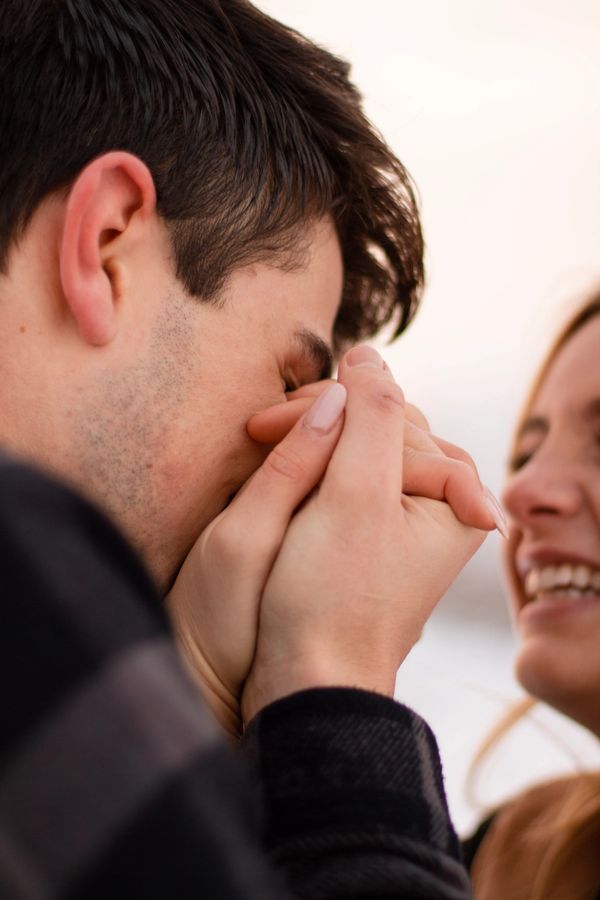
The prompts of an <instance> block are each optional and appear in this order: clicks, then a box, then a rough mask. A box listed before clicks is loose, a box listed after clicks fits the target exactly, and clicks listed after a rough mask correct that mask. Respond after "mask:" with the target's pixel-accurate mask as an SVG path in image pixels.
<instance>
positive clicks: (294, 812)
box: [0, 457, 470, 900]
mask: <svg viewBox="0 0 600 900" xmlns="http://www.w3.org/2000/svg"><path fill="white" fill-rule="evenodd" d="M0 561H1V571H0V578H1V583H2V588H1V605H0V615H1V627H0V690H1V691H2V707H1V710H2V722H1V730H0V734H1V745H0V754H1V755H0V898H2V900H12V898H15V900H16V898H19V900H20V898H27V900H45V898H61V900H64V898H73V900H75V898H77V900H96V898H97V900H100V898H101V900H120V898H123V900H124V898H127V900H145V898H156V900H179V898H195V900H200V898H210V900H241V898H244V900H271V898H278V900H283V898H291V897H305V898H311V900H312V898H322V900H329V898H348V900H358V898H361V900H371V898H387V897H389V898H391V897H394V898H404V897H406V898H411V900H415V898H426V897H427V898H434V897H435V898H437V897H440V898H441V897H444V898H457V900H459V898H466V897H469V896H470V891H469V886H468V880H467V877H466V875H465V872H464V870H463V868H462V866H461V864H460V863H459V861H458V859H459V849H458V845H457V841H456V836H455V834H454V831H453V829H452V826H451V823H450V820H449V817H448V812H447V808H446V803H445V798H444V792H443V787H442V781H441V772H440V765H439V760H438V754H437V749H436V745H435V741H434V739H433V737H432V735H431V733H430V732H429V730H428V728H427V726H426V725H425V724H424V723H423V722H422V721H421V720H420V719H419V718H418V717H417V716H416V715H415V714H414V713H412V712H411V711H410V710H408V709H406V708H405V707H403V706H401V705H399V704H396V703H394V702H393V701H391V700H387V699H386V698H383V697H379V696H377V695H373V694H368V693H363V692H361V691H352V690H343V689H339V690H338V689H334V690H315V691H307V692H304V693H300V694H296V695H294V696H292V697H289V698H287V699H284V700H282V701H280V702H278V703H276V704H273V705H272V706H270V707H268V708H267V709H265V710H264V711H263V712H262V713H261V714H260V715H259V716H258V717H257V718H256V719H255V720H254V722H253V723H252V724H251V726H250V728H249V729H248V731H247V734H246V736H245V738H244V740H243V742H242V746H241V747H240V749H239V751H236V750H234V749H232V748H230V747H228V746H226V744H225V742H224V741H223V739H222V737H221V735H220V734H219V731H218V728H217V727H216V725H215V724H214V722H213V721H212V719H211V717H210V715H209V714H208V713H207V711H206V710H205V709H204V708H203V706H202V704H201V701H200V700H199V698H198V696H197V693H196V691H195V690H194V688H193V687H192V685H191V684H190V682H189V680H188V678H187V677H186V674H185V671H184V670H183V668H182V666H181V664H180V661H179V658H178V655H177V652H176V649H175V646H174V643H173V640H172V636H171V633H170V630H169V626H168V622H167V620H166V618H165V616H164V614H163V611H162V609H161V604H160V600H159V597H158V596H157V594H156V590H155V588H154V586H153V584H152V583H151V581H150V579H149V577H148V575H147V574H146V572H145V571H144V569H143V567H142V566H141V565H140V563H139V561H138V560H137V558H136V557H135V555H134V554H133V553H132V551H131V550H130V549H129V547H128V546H127V544H126V543H125V542H124V541H123V539H122V538H121V537H120V535H119V534H118V533H117V532H116V531H115V529H114V528H113V527H112V526H111V525H110V524H109V523H108V522H107V521H106V520H105V518H104V517H103V516H102V515H101V514H100V513H98V512H97V511H96V510H95V509H93V508H92V507H91V506H89V505H88V504H87V503H86V502H84V501H83V500H82V499H80V498H79V497H77V496H76V495H74V494H73V493H71V492H70V491H68V490H66V489H65V488H63V487H60V486H59V485H57V484H55V483H53V482H52V481H50V480H49V479H47V478H45V477H42V476H41V475H39V474H37V473H36V472H34V471H33V470H31V469H29V468H27V467H25V466H23V465H20V464H16V463H15V462H14V461H10V460H8V459H7V458H5V457H2V458H1V459H0ZM243 756H245V757H246V758H247V759H246V761H244V760H243V759H242V757H243Z"/></svg>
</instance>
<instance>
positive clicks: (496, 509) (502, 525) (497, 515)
mask: <svg viewBox="0 0 600 900" xmlns="http://www.w3.org/2000/svg"><path fill="white" fill-rule="evenodd" d="M483 499H484V500H485V503H486V506H487V508H488V509H489V511H490V513H491V514H492V518H493V520H494V522H495V523H496V528H497V529H498V531H499V532H500V534H501V535H502V537H503V538H507V539H508V519H507V518H506V513H505V512H504V510H503V509H502V506H501V505H500V502H499V501H498V500H496V498H495V497H494V495H493V494H492V492H491V491H490V489H489V487H486V486H485V485H484V486H483Z"/></svg>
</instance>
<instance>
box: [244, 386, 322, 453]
mask: <svg viewBox="0 0 600 900" xmlns="http://www.w3.org/2000/svg"><path fill="white" fill-rule="evenodd" d="M331 384H333V382H332V381H330V380H327V381H316V382H313V383H311V384H305V385H303V386H302V387H301V388H298V390H296V391H290V392H289V394H288V395H287V399H286V400H285V401H284V402H283V403H277V404H276V405H275V406H269V407H268V408H267V409H263V410H261V411H260V412H258V413H255V415H253V416H252V417H251V418H250V419H249V420H248V422H247V424H246V430H247V432H248V434H249V435H250V437H251V438H252V440H254V441H257V442H258V443H259V444H278V443H279V442H280V441H282V440H283V438H284V437H285V436H286V434H288V432H289V431H291V429H292V428H293V427H294V425H295V424H296V422H297V421H298V419H300V418H301V417H302V416H303V415H304V414H305V413H306V411H307V410H308V409H309V408H310V406H312V403H313V401H314V400H315V399H316V398H317V397H319V396H320V395H321V394H322V393H323V391H324V390H326V389H327V388H328V387H329V385H331Z"/></svg>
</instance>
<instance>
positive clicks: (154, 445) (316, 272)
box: [72, 219, 343, 588]
mask: <svg viewBox="0 0 600 900" xmlns="http://www.w3.org/2000/svg"><path fill="white" fill-rule="evenodd" d="M308 238H309V244H308V248H309V249H308V252H307V257H306V265H304V266H303V267H302V268H301V269H298V270H296V271H291V272H290V271H288V272H286V271H282V270H281V269H278V268H275V267H272V266H268V265H266V264H262V263H261V264H257V265H254V266H250V267H247V268H244V269H240V270H238V271H236V272H234V273H233V275H232V276H231V278H230V279H229V282H228V284H227V285H226V289H225V294H224V302H223V303H222V304H220V305H211V304H209V303H203V302H201V301H199V300H196V299H193V298H190V297H189V296H187V295H186V294H185V291H184V290H183V288H182V286H181V285H180V283H179V282H178V281H177V280H176V279H175V278H174V277H173V275H172V271H169V272H166V269H167V268H169V269H170V265H169V266H167V265H166V264H164V265H163V268H162V269H161V271H160V272H159V271H155V272H153V273H146V275H144V274H143V273H141V275H140V285H139V291H142V292H143V291H147V294H148V296H149V295H150V292H152V293H153V294H154V296H157V295H160V298H161V299H160V301H159V302H158V304H157V303H155V302H154V301H153V300H149V301H148V304H147V307H148V313H147V315H148V317H149V319H151V320H152V323H151V326H150V327H148V328H147V329H146V334H145V336H142V337H131V336H130V337H129V339H125V338H124V339H123V340H124V342H125V341H126V342H125V343H124V348H123V351H122V359H124V360H126V364H125V365H119V366H116V367H115V369H114V374H112V375H111V374H109V375H108V376H107V373H106V370H103V371H102V373H101V377H99V378H98V379H97V382H95V383H94V385H91V386H89V387H88V389H87V390H86V396H85V401H82V407H81V409H80V410H79V414H78V415H77V416H76V419H77V422H78V425H77V433H76V436H75V440H74V445H73V453H74V459H75V458H76V459H77V464H76V465H75V464H74V465H73V466H72V468H77V469H79V477H78V480H79V481H80V482H82V483H83V485H84V486H85V487H86V488H87V490H88V491H89V492H90V493H91V494H92V495H93V496H95V497H96V498H97V499H99V500H100V501H101V502H102V503H103V505H104V506H105V507H108V509H109V511H111V512H112V514H113V517H114V518H115V519H116V520H117V521H118V522H119V523H120V524H121V525H122V526H123V527H124V529H125V531H126V533H127V534H128V536H129V537H130V539H131V540H132V541H133V543H134V544H135V545H136V546H137V547H138V548H139V549H140V550H141V551H142V553H143V555H144V556H145V558H146V560H147V562H148V563H149V565H150V567H151V568H152V570H153V572H154V574H155V576H156V577H157V578H158V580H159V583H160V584H161V586H162V587H163V588H166V587H167V586H168V585H169V583H170V581H171V580H172V578H173V577H174V575H175V574H176V572H177V570H178V568H179V565H180V564H181V562H182V561H183V558H184V557H185V555H186V554H187V552H188V551H189V549H190V547H191V546H192V544H193V543H194V541H195V539H196V538H197V537H198V535H199V533H200V532H201V531H202V530H203V529H204V527H205V526H206V525H207V524H208V523H209V522H210V521H211V520H212V519H213V518H214V517H215V516H216V515H217V514H218V513H219V512H220V511H221V510H222V509H223V507H224V506H225V504H226V503H227V500H228V498H229V497H230V496H231V495H232V494H233V493H235V491H237V490H238V489H239V487H240V486H241V485H242V484H243V483H244V481H245V480H246V479H247V478H248V477H249V475H250V474H251V473H252V472H253V471H254V470H255V469H256V468H257V467H258V466H259V465H260V463H261V461H262V459H263V458H264V456H265V450H264V448H262V447H261V446H259V445H258V444H256V443H255V442H253V441H252V440H251V439H250V438H249V437H248V435H247V433H246V422H247V420H248V418H249V417H250V416H251V415H252V414H253V413H255V412H257V411H258V410H260V409H264V408H265V407H267V406H269V405H272V404H274V403H279V402H283V401H284V400H285V393H286V389H288V390H289V389H290V388H291V387H299V386H300V385H301V384H304V383H307V382H310V381H315V380H317V379H319V378H322V377H324V376H325V375H327V374H329V372H328V369H329V367H330V363H331V360H330V357H329V353H328V348H330V347H331V340H332V330H333V324H334V321H335V317H336V314H337V310H338V306H339V303H340V297H341V290H342V280H343V268H342V259H341V252H340V246H339V242H338V239H337V235H336V233H335V230H334V227H333V225H332V223H331V222H330V221H329V220H328V219H323V220H321V221H320V222H319V223H317V225H315V226H312V227H311V230H310V233H309V235H308ZM142 308H144V307H143V306H142ZM144 315H145V313H144ZM140 331H142V332H143V331H144V327H143V326H141V327H140V326H136V335H138V336H139V334H140ZM82 461H83V462H82Z"/></svg>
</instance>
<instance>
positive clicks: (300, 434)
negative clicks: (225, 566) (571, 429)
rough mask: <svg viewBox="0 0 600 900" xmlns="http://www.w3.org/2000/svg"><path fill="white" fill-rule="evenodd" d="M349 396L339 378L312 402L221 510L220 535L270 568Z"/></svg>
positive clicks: (317, 474)
mask: <svg viewBox="0 0 600 900" xmlns="http://www.w3.org/2000/svg"><path fill="white" fill-rule="evenodd" d="M346 396H347V394H346V390H345V388H344V387H343V386H342V385H340V384H338V383H337V382H336V383H332V384H330V385H329V387H328V388H327V389H326V390H325V391H323V392H322V394H321V395H320V396H319V397H318V399H317V400H316V401H315V402H314V403H312V405H311V407H310V409H309V410H308V411H307V412H306V413H305V415H304V416H302V418H301V419H299V421H297V422H296V424H295V425H294V426H293V428H292V429H291V431H290V432H289V434H288V435H287V436H286V437H285V438H284V439H283V440H282V441H281V442H280V443H279V444H277V446H276V447H274V448H273V450H272V451H271V453H270V454H269V455H268V456H267V458H266V459H265V461H264V462H263V464H262V465H261V466H260V468H259V469H257V471H256V472H255V473H254V475H253V476H252V477H251V478H250V479H249V480H248V481H247V482H246V484H245V485H244V487H243V488H242V490H240V491H239V492H238V494H237V495H236V496H235V497H234V499H233V500H232V502H231V503H230V505H229V506H228V507H227V509H226V510H225V512H224V513H223V514H222V517H221V520H220V522H219V530H220V532H221V537H222V536H223V535H225V539H226V540H227V541H228V542H230V543H231V545H232V546H236V545H237V546H243V547H244V552H245V553H247V554H249V555H253V554H255V555H257V556H258V557H259V558H260V559H264V560H266V562H267V563H268V564H269V566H270V563H271V562H272V560H273V559H274V557H275V554H276V553H277V550H278V549H279V546H280V544H281V541H282V540H283V536H284V534H285V531H286V529H287V526H288V524H289V521H290V519H291V517H292V515H293V513H294V511H295V510H296V509H297V507H298V506H299V505H300V503H301V502H302V501H303V500H304V499H305V497H306V496H308V494H310V493H311V491H312V490H313V489H314V488H315V487H316V485H317V484H318V483H319V482H320V480H321V479H322V477H323V475H324V473H325V469H326V468H327V464H328V462H329V460H330V458H331V454H332V453H333V450H334V448H335V446H336V443H337V441H338V438H339V436H340V432H341V430H342V423H343V415H342V413H343V411H344V407H345V403H346Z"/></svg>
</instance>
